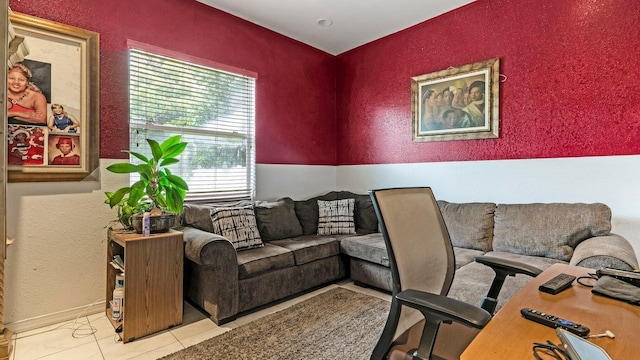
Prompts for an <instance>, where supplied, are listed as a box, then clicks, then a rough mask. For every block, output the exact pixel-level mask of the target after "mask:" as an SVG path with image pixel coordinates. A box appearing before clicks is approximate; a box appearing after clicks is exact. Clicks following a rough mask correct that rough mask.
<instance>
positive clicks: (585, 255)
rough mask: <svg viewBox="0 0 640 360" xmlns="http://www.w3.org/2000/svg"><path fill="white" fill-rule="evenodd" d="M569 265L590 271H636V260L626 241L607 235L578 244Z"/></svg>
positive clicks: (617, 236) (619, 237)
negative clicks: (606, 268)
mask: <svg viewBox="0 0 640 360" xmlns="http://www.w3.org/2000/svg"><path fill="white" fill-rule="evenodd" d="M569 264H570V265H575V266H582V267H588V268H592V269H597V268H601V267H608V268H614V269H620V270H627V271H629V270H636V269H638V258H637V257H636V254H635V252H634V251H633V247H632V246H631V244H630V243H629V241H628V240H627V239H625V238H624V237H622V236H620V235H616V234H609V235H606V236H596V237H592V238H589V239H587V240H584V241H583V242H581V243H580V244H578V246H576V248H575V250H574V252H573V256H572V257H571V260H570V262H569Z"/></svg>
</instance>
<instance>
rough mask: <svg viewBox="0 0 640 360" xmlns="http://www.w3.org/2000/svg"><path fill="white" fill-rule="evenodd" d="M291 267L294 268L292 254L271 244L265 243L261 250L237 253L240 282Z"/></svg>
mask: <svg viewBox="0 0 640 360" xmlns="http://www.w3.org/2000/svg"><path fill="white" fill-rule="evenodd" d="M291 266H295V260H294V257H293V252H291V250H288V249H285V248H283V247H281V246H276V245H274V244H271V243H266V244H264V247H261V248H255V249H250V250H244V251H238V278H239V279H240V280H242V279H246V278H250V277H253V276H256V275H259V274H262V273H265V272H268V271H274V270H278V269H284V268H288V267H291Z"/></svg>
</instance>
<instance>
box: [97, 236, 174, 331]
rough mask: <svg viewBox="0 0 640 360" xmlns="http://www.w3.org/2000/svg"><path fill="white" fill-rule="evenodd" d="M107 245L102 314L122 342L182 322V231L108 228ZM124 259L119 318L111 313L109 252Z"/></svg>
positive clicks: (113, 275)
mask: <svg viewBox="0 0 640 360" xmlns="http://www.w3.org/2000/svg"><path fill="white" fill-rule="evenodd" d="M108 237H109V241H108V245H107V286H106V299H107V301H106V314H107V318H108V319H109V320H110V321H111V323H112V324H113V327H114V328H118V327H119V326H120V325H122V332H120V333H119V335H120V338H121V339H122V341H123V342H125V343H126V342H129V341H133V340H135V339H138V338H140V337H143V336H146V335H149V334H152V333H155V332H158V331H161V330H165V329H168V328H171V327H173V326H176V325H180V324H181V323H182V312H183V299H182V282H183V274H182V271H183V256H184V244H183V240H182V233H181V232H179V231H174V230H171V231H169V232H167V233H161V234H152V235H151V236H146V237H144V236H142V235H141V234H136V233H132V232H125V231H117V230H116V231H110V232H109V234H108ZM115 255H120V256H121V257H122V259H123V260H124V270H125V271H124V274H125V276H124V279H125V280H124V306H123V308H122V309H123V311H122V313H123V317H122V320H121V321H115V320H113V319H112V317H111V308H110V306H109V301H111V300H112V299H113V289H114V288H115V282H116V275H117V274H119V273H120V271H119V270H117V269H116V268H114V267H113V266H112V265H111V261H112V259H113V256H115Z"/></svg>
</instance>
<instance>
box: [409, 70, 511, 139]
mask: <svg viewBox="0 0 640 360" xmlns="http://www.w3.org/2000/svg"><path fill="white" fill-rule="evenodd" d="M499 79H500V59H498V58H495V59H489V60H486V61H482V62H477V63H473V64H467V65H463V66H458V67H450V68H448V69H446V70H442V71H437V72H434V73H430V74H425V75H420V76H415V77H413V78H411V108H412V109H411V113H412V118H413V122H412V125H413V141H418V142H420V141H447V140H473V139H491V138H497V137H498V136H499V127H500V126H499V125H500V121H499V83H500V81H499Z"/></svg>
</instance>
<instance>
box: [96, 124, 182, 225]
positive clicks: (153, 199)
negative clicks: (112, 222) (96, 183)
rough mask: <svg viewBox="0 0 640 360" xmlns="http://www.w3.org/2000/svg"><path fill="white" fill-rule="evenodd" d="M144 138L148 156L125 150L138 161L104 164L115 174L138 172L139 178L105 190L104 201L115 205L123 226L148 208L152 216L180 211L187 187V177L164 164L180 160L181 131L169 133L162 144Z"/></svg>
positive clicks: (112, 205) (178, 212) (171, 163)
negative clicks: (185, 178)
mask: <svg viewBox="0 0 640 360" xmlns="http://www.w3.org/2000/svg"><path fill="white" fill-rule="evenodd" d="M146 140H147V143H148V144H149V147H150V149H151V154H152V156H151V157H149V158H147V157H146V156H144V155H142V154H140V153H137V152H134V151H129V150H126V151H125V152H127V153H129V154H130V155H133V156H134V157H136V158H137V159H139V160H140V164H132V163H129V162H125V163H117V164H113V165H111V166H108V167H107V170H109V171H111V172H113V173H116V174H130V173H138V174H139V175H140V180H138V181H136V182H135V183H134V184H133V185H131V186H127V187H123V188H120V189H118V190H116V191H114V192H105V195H106V196H107V200H105V203H107V204H108V205H109V206H110V207H111V208H114V207H116V208H117V209H118V219H117V221H119V222H120V223H122V225H124V226H125V227H131V216H133V215H134V214H137V213H142V212H145V211H150V212H151V215H152V216H155V215H161V214H162V213H163V212H166V211H170V212H173V213H174V214H176V215H177V214H180V213H182V209H183V204H184V198H185V196H186V194H187V191H188V190H189V186H188V185H187V183H186V181H184V180H183V179H182V178H181V177H180V176H178V175H174V174H172V173H171V171H170V170H169V169H168V168H167V167H168V166H170V165H173V164H176V163H178V162H179V161H180V160H178V158H177V157H178V156H179V155H180V154H182V152H183V151H184V150H185V148H186V147H187V143H186V142H182V141H181V137H180V135H177V136H172V137H170V138H168V139H166V140H165V141H164V142H162V144H160V143H158V142H157V141H155V140H152V139H146ZM156 209H157V210H156Z"/></svg>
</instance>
